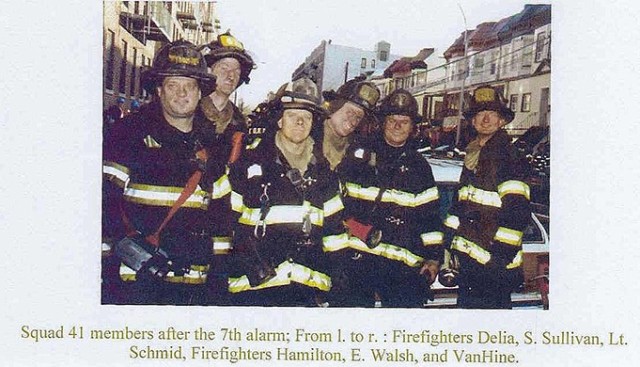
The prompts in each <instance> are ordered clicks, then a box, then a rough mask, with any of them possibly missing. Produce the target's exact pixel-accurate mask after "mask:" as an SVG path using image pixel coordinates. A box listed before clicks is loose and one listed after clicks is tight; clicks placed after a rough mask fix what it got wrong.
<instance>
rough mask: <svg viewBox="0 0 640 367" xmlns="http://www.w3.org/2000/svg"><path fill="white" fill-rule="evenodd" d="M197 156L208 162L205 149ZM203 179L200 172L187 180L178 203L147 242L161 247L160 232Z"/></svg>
mask: <svg viewBox="0 0 640 367" xmlns="http://www.w3.org/2000/svg"><path fill="white" fill-rule="evenodd" d="M196 156H197V157H198V158H199V159H202V160H204V161H206V160H207V152H206V150H204V149H201V150H199V151H198V152H197V153H196ZM201 178H202V171H200V170H197V171H195V172H194V173H193V174H192V175H191V177H189V180H187V184H186V185H185V187H184V189H182V192H181V193H180V196H179V197H178V200H176V202H175V203H173V205H172V206H171V209H169V212H168V213H167V216H166V217H165V218H164V220H163V221H162V223H160V226H159V227H158V229H157V230H156V231H155V232H154V233H153V234H150V235H148V236H147V237H145V238H146V240H147V241H149V243H151V244H152V245H154V246H156V247H158V246H160V232H162V230H163V229H164V227H165V226H166V225H167V224H168V223H169V221H170V220H171V218H173V216H174V215H175V214H176V212H178V209H180V207H181V206H182V204H184V202H185V201H187V198H188V197H189V196H191V194H193V193H194V192H195V191H196V187H198V183H199V182H200V179H201Z"/></svg>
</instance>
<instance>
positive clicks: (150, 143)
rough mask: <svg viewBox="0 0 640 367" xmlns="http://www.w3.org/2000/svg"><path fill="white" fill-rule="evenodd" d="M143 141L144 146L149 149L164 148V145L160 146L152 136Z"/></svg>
mask: <svg viewBox="0 0 640 367" xmlns="http://www.w3.org/2000/svg"><path fill="white" fill-rule="evenodd" d="M143 140H144V145H145V146H146V147H147V148H162V145H160V143H158V142H157V141H156V140H155V139H154V138H153V136H151V135H147V136H145V137H144V139H143Z"/></svg>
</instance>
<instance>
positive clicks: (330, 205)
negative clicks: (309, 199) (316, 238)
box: [322, 195, 344, 218]
mask: <svg viewBox="0 0 640 367" xmlns="http://www.w3.org/2000/svg"><path fill="white" fill-rule="evenodd" d="M342 209H344V204H342V199H340V195H336V196H334V197H333V198H331V199H330V200H328V201H326V202H325V203H324V205H323V206H322V210H323V211H324V217H325V218H326V217H330V216H332V215H333V214H335V213H337V212H339V211H340V210H342Z"/></svg>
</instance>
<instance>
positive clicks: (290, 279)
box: [229, 261, 331, 293]
mask: <svg viewBox="0 0 640 367" xmlns="http://www.w3.org/2000/svg"><path fill="white" fill-rule="evenodd" d="M275 271H276V276H275V277H273V278H271V279H270V280H268V281H267V282H265V283H262V284H259V285H257V286H255V287H251V285H250V284H249V279H248V278H247V276H246V275H243V276H241V277H239V278H229V292H231V293H239V292H243V291H249V290H259V289H265V288H271V287H279V286H284V285H289V284H291V283H299V284H303V285H306V286H309V287H312V288H316V289H319V290H321V291H329V290H330V289H331V278H330V277H329V276H328V275H326V274H324V273H321V272H319V271H315V270H313V269H311V268H308V267H306V266H304V265H300V264H296V263H294V262H290V261H284V262H282V263H281V264H280V265H278V266H277V267H276V269H275Z"/></svg>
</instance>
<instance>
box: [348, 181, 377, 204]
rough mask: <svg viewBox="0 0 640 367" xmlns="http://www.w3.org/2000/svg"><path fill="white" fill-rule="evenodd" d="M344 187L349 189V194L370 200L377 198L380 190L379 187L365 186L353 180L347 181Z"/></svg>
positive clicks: (356, 197)
mask: <svg viewBox="0 0 640 367" xmlns="http://www.w3.org/2000/svg"><path fill="white" fill-rule="evenodd" d="M344 187H345V189H346V191H347V196H351V197H352V198H355V199H363V200H369V201H374V200H375V199H376V196H377V195H378V190H379V189H378V188H377V187H367V188H364V187H362V186H360V185H358V184H355V183H352V182H347V183H345V184H344Z"/></svg>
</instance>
